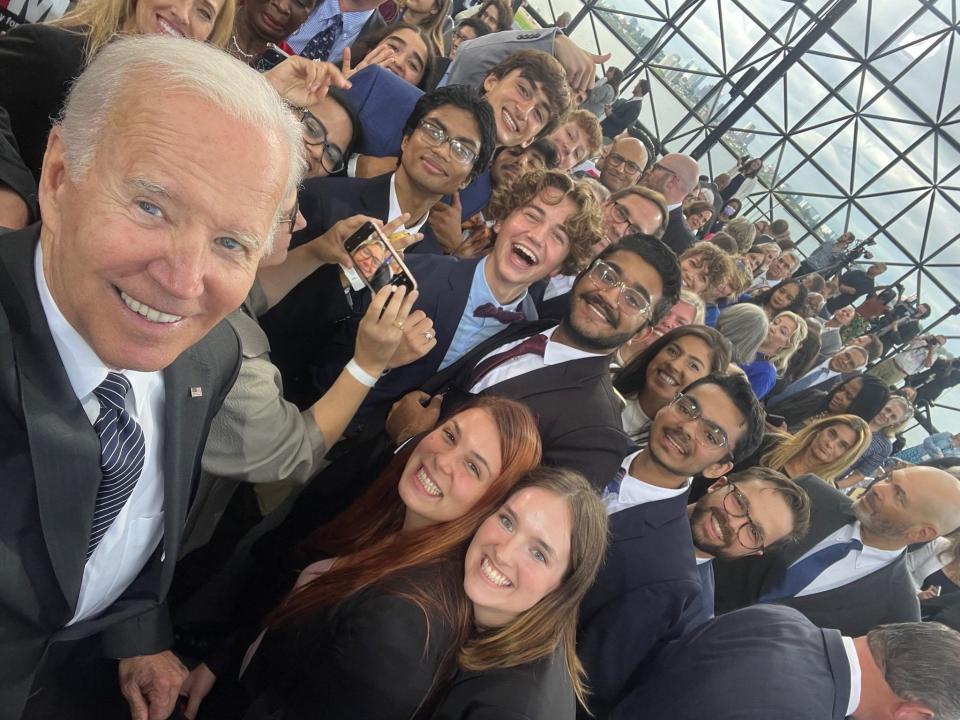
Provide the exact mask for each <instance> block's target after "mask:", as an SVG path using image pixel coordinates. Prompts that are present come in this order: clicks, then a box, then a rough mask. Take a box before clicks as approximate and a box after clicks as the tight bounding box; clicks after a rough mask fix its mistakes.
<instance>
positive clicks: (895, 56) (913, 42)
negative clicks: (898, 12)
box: [870, 35, 949, 78]
mask: <svg viewBox="0 0 960 720" xmlns="http://www.w3.org/2000/svg"><path fill="white" fill-rule="evenodd" d="M908 36H909V37H910V42H909V44H907V43H897V45H896V46H894V47H891V48H889V49H888V50H886V51H885V52H884V53H883V54H882V55H879V56H877V57H875V58H872V59H871V60H870V65H871V66H873V68H874V69H875V70H878V71H879V72H880V74H881V75H883V76H884V77H889V78H892V77H896V76H897V75H899V74H900V73H902V72H903V71H904V70H905V69H906V67H907V66H908V65H909V64H910V63H912V62H913V61H914V60H916V59H917V58H919V57H920V56H921V55H926V56H927V57H925V58H924V59H923V60H920V62H919V63H918V65H922V64H924V63H925V62H926V61H927V59H928V58H929V57H930V56H931V55H932V54H934V53H935V52H936V50H934V49H933V48H934V46H936V45H937V44H939V43H940V41H941V40H943V39H944V37H949V36H948V35H932V36H929V37H921V36H913V35H908ZM902 45H906V47H902ZM915 67H916V66H915ZM936 77H942V73H937V75H936Z"/></svg>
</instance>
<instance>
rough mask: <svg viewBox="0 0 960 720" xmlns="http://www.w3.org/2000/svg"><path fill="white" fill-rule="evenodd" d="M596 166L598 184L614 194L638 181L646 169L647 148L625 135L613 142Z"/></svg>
mask: <svg viewBox="0 0 960 720" xmlns="http://www.w3.org/2000/svg"><path fill="white" fill-rule="evenodd" d="M597 164H598V165H599V167H600V183H601V184H602V185H603V186H604V187H605V188H606V189H607V190H609V191H610V192H612V193H615V192H617V191H618V190H623V189H624V188H627V187H630V186H631V185H636V184H637V183H638V182H639V181H640V176H641V175H642V174H643V171H644V170H645V169H646V167H647V148H646V146H645V145H644V144H643V143H642V142H640V141H639V140H637V139H636V138H634V137H630V136H629V135H626V136H624V137H621V138H618V139H616V140H614V141H613V143H612V144H611V145H610V148H609V150H608V151H607V154H606V155H605V156H604V157H603V159H602V160H601V161H600V162H599V163H597ZM654 190H656V188H654Z"/></svg>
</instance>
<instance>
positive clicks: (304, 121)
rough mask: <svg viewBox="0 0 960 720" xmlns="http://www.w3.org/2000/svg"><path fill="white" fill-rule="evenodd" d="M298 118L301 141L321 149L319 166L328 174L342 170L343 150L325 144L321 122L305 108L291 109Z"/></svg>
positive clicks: (325, 128) (325, 134) (325, 133)
mask: <svg viewBox="0 0 960 720" xmlns="http://www.w3.org/2000/svg"><path fill="white" fill-rule="evenodd" d="M293 109H294V110H295V111H296V112H297V114H298V115H299V116H300V118H299V119H300V124H301V125H302V127H303V141H304V142H305V143H306V144H307V145H310V146H312V147H322V148H323V153H322V155H321V156H320V164H321V165H323V169H324V170H326V171H327V172H328V173H337V172H340V171H341V170H343V168H344V167H345V164H346V163H345V162H344V159H343V150H341V149H340V148H339V147H338V146H337V145H335V144H334V143H332V142H327V126H326V125H324V124H323V122H321V120H320V118H318V117H317V116H316V115H314V114H313V113H312V112H310V111H309V110H307V109H306V108H301V107H294V108H293Z"/></svg>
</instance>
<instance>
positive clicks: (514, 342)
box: [387, 235, 680, 488]
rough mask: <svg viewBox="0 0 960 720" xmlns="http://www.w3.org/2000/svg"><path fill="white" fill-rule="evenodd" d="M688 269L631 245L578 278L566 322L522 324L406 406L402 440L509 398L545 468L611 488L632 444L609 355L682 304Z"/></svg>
mask: <svg viewBox="0 0 960 720" xmlns="http://www.w3.org/2000/svg"><path fill="white" fill-rule="evenodd" d="M679 292H680V268H679V265H678V264H677V259H676V256H674V255H673V253H671V252H670V251H669V250H668V249H667V248H666V247H664V245H663V244H662V243H661V242H660V241H658V240H657V239H656V238H653V237H650V236H646V235H631V236H627V237H625V238H623V239H622V240H621V241H620V242H618V243H617V244H615V245H611V246H610V247H608V248H607V249H606V250H604V251H603V252H602V253H601V254H600V256H599V257H598V258H597V259H596V260H595V261H594V262H593V264H591V266H590V267H589V268H588V269H587V270H585V271H583V272H581V273H580V275H579V277H578V278H577V282H576V283H575V284H574V287H573V290H572V292H571V294H570V304H569V306H568V309H567V313H566V314H565V316H564V317H563V319H562V320H561V321H560V322H559V324H558V323H557V322H556V321H555V320H541V321H536V322H523V323H514V324H513V325H510V326H509V327H507V328H506V329H504V330H503V332H501V333H499V334H498V335H495V336H494V337H492V338H491V339H490V340H488V341H486V342H484V343H481V344H480V345H479V346H477V347H476V348H474V349H473V350H472V351H471V352H469V353H467V354H466V355H465V356H464V357H462V358H461V359H460V360H459V361H458V362H456V363H454V364H453V365H451V366H450V367H447V368H446V369H445V370H443V371H442V372H440V373H439V374H438V375H437V376H435V377H434V378H432V379H431V380H430V382H429V383H427V384H425V385H424V386H423V387H422V388H421V390H420V391H418V392H414V393H410V394H408V395H406V396H405V397H403V398H402V399H401V400H400V401H399V402H398V403H397V404H396V405H395V406H394V409H393V411H392V412H391V415H390V417H389V418H388V420H387V431H388V433H390V435H391V436H392V437H393V439H394V440H402V439H405V438H408V437H412V436H413V435H415V434H417V433H418V432H420V431H421V430H423V429H425V428H429V427H432V426H433V424H434V423H435V422H436V420H437V418H438V416H439V414H440V409H441V408H440V405H441V402H442V403H443V407H444V410H445V411H451V410H452V409H454V408H455V407H457V406H459V405H460V404H462V403H463V402H464V401H465V400H467V399H468V398H470V397H471V396H473V395H475V394H477V393H491V394H496V395H502V396H505V397H510V398H513V399H516V400H520V401H521V402H523V403H525V404H527V405H528V406H529V407H530V409H531V410H533V411H534V414H535V415H536V416H537V417H538V420H539V426H540V432H541V435H542V439H543V449H544V453H543V454H544V460H545V461H546V462H548V463H550V464H552V465H559V466H563V467H569V468H571V469H574V470H577V471H579V472H581V473H583V474H584V475H585V476H586V477H587V478H588V479H589V480H590V481H591V482H592V483H593V484H594V486H595V487H597V488H602V487H604V486H605V485H606V484H607V483H608V482H609V481H610V479H611V478H612V477H613V476H614V474H615V473H616V470H617V468H618V467H619V465H620V462H621V461H622V459H623V457H624V456H625V455H626V454H627V449H628V448H629V440H628V439H627V437H626V435H625V434H624V433H623V430H622V426H621V424H620V407H619V401H618V400H617V398H616V393H615V392H614V390H613V387H612V385H611V382H610V374H609V371H608V369H607V367H608V364H609V355H610V353H612V352H613V351H614V350H616V348H618V347H619V346H620V345H621V344H623V343H624V342H625V341H626V340H627V339H628V338H630V337H632V336H633V335H635V334H636V333H637V332H638V331H639V330H640V329H642V328H643V327H645V326H646V325H647V323H650V322H657V321H658V320H659V319H660V317H661V315H662V314H663V313H664V312H665V311H666V310H667V309H668V308H669V307H670V306H671V305H673V303H674V302H676V300H677V297H678V294H679Z"/></svg>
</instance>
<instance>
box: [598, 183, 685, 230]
mask: <svg viewBox="0 0 960 720" xmlns="http://www.w3.org/2000/svg"><path fill="white" fill-rule="evenodd" d="M630 195H637V196H638V197H642V198H645V199H647V200H649V201H650V202H652V203H653V204H654V205H656V206H657V210H659V211H660V226H659V227H658V228H657V229H656V230H655V231H654V232H653V233H651V234H652V235H653V236H654V237H655V238H656V239H657V240H659V239H661V238H662V237H663V234H664V233H665V232H666V231H667V223H669V222H670V211H669V210H668V209H667V201H666V198H664V197H663V195H661V194H660V193H658V192H657V191H656V190H651V189H650V188H648V187H645V186H643V185H629V186H627V187H625V188H623V189H622V190H617V191H616V192H615V193H612V194H611V195H610V197H609V198H608V199H609V200H611V201H613V200H620V199H621V198H625V197H628V196H630Z"/></svg>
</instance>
